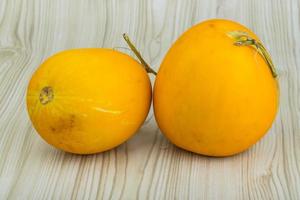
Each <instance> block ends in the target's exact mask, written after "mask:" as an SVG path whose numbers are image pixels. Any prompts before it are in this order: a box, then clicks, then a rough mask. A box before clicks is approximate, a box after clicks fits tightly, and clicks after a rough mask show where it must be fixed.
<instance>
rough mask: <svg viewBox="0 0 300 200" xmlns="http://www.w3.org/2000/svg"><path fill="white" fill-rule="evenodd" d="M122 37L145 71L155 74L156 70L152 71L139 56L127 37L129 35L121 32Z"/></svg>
mask: <svg viewBox="0 0 300 200" xmlns="http://www.w3.org/2000/svg"><path fill="white" fill-rule="evenodd" d="M123 38H124V40H125V41H126V43H127V44H128V46H129V48H130V49H131V51H132V52H133V53H134V54H135V55H136V57H137V58H138V59H139V61H140V62H141V64H142V65H143V66H144V68H145V70H146V71H147V73H152V74H154V75H157V73H156V71H154V70H153V69H152V68H151V67H150V65H149V64H148V63H147V62H146V61H145V60H144V58H143V57H142V56H141V54H140V52H139V51H138V50H137V49H136V48H135V46H134V45H133V43H132V42H131V40H130V39H129V37H128V35H127V34H126V33H124V34H123Z"/></svg>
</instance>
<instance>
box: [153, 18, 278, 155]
mask: <svg viewBox="0 0 300 200" xmlns="http://www.w3.org/2000/svg"><path fill="white" fill-rule="evenodd" d="M153 95H154V96H153V98H154V111H155V118H156V120H157V123H158V125H159V127H160V129H161V131H162V132H163V133H164V134H165V135H166V137H167V138H168V139H170V141H171V142H172V143H174V144H175V145H177V146H178V147H181V148H183V149H186V150H189V151H192V152H195V153H199V154H204V155H209V156H228V155H233V154H236V153H239V152H242V151H244V150H246V149H247V148H249V147H250V146H251V145H253V144H255V143H256V142H257V141H258V140H259V139H260V138H261V137H262V136H263V135H265V133H266V132H267V131H268V129H269V128H270V127H271V125H272V122H273V120H274V118H275V115H276V112H277V107H278V96H279V89H278V84H277V80H276V72H275V69H274V67H273V64H272V61H271V58H270V56H269V54H268V53H267V52H266V49H265V48H264V47H263V45H262V44H261V42H260V40H259V39H258V37H257V36H256V35H255V34H254V33H253V32H252V31H250V30H249V29H248V28H246V27H244V26H242V25H240V24H238V23H236V22H233V21H229V20H222V19H214V20H208V21H205V22H203V23H200V24H198V25H196V26H194V27H192V28H190V29H189V30H188V31H187V32H185V33H184V34H183V35H182V36H181V37H180V38H179V39H178V40H177V41H176V42H175V44H174V45H173V46H172V47H171V49H170V50H169V51H168V53H167V55H166V57H165V58H164V60H163V62H162V64H161V66H160V69H159V71H158V74H157V78H156V81H155V86H154V94H153Z"/></svg>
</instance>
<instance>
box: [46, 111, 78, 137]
mask: <svg viewBox="0 0 300 200" xmlns="http://www.w3.org/2000/svg"><path fill="white" fill-rule="evenodd" d="M77 119H78V118H77V117H76V116H75V115H74V114H70V115H67V117H66V118H62V117H61V118H59V119H58V121H57V123H56V124H53V125H52V126H50V127H49V128H50V131H51V132H52V133H61V132H71V131H72V130H73V129H74V128H75V127H76V126H77V122H78V120H77Z"/></svg>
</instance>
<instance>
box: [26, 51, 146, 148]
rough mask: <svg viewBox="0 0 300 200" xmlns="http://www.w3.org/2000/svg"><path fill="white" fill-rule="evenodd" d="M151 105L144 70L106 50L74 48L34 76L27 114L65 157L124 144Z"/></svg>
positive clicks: (46, 63) (123, 55)
mask: <svg viewBox="0 0 300 200" xmlns="http://www.w3.org/2000/svg"><path fill="white" fill-rule="evenodd" d="M150 104H151V83H150V80H149V77H148V75H147V73H146V70H145V69H144V68H143V67H142V65H141V64H139V63H138V62H136V61H135V60H134V59H133V58H131V57H130V56H128V55H125V54H123V53H120V52H118V51H114V50H110V49H96V48H95V49H75V50H67V51H63V52H60V53H58V54H56V55H54V56H52V57H50V58H48V59H47V60H46V61H45V62H44V63H43V64H42V65H41V66H40V67H39V68H38V69H37V71H36V72H35V73H34V75H33V76H32V78H31V80H30V83H29V86H28V90H27V109H28V113H29V116H30V119H31V121H32V124H33V126H34V127H35V129H36V130H37V132H38V133H39V134H40V136H41V137H42V138H43V139H44V140H45V141H47V142H48V143H49V144H51V145H53V146H55V147H57V148H59V149H62V150H64V151H67V152H72V153H78V154H90V153H97V152H102V151H105V150H108V149H111V148H113V147H116V146H117V145H119V144H121V143H123V142H124V141H126V140H127V139H128V138H129V137H130V136H132V135H133V134H134V133H135V132H136V131H137V130H138V129H139V127H140V126H141V125H142V124H143V122H144V120H145V118H146V116H147V114H148V111H149V107H150Z"/></svg>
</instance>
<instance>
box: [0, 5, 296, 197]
mask: <svg viewBox="0 0 300 200" xmlns="http://www.w3.org/2000/svg"><path fill="white" fill-rule="evenodd" d="M299 7H300V2H299V0H265V1H262V0H199V1H196V0H181V1H180V0H110V1H108V0H107V1H105V0H99V1H96V0H76V1H75V0H73V1H72V0H42V1H39V0H27V1H25V0H0V152H1V153H0V199H39V200H41V199H128V200H132V199H218V200H219V199H230V200H232V199H300V69H299V65H300V12H299ZM208 18H227V19H233V20H236V21H239V22H241V23H243V24H245V25H246V26H248V27H250V28H251V29H252V30H253V31H254V32H256V33H257V34H258V35H259V36H260V37H261V39H262V41H263V42H264V43H265V45H266V46H267V48H268V49H269V50H270V53H271V54H272V56H273V60H274V63H275V65H276V67H277V69H278V71H279V79H278V80H279V82H280V87H281V97H280V111H279V114H278V116H277V119H276V121H275V123H274V124H273V127H272V129H271V130H270V131H269V133H268V134H267V135H266V136H265V137H264V138H263V139H262V140H261V141H260V142H259V143H257V144H256V145H255V146H253V147H252V148H251V149H249V150H248V151H246V152H244V153H241V154H239V155H236V156H232V157H227V158H212V157H204V156H200V155H196V154H193V153H189V152H186V151H183V150H180V149H178V148H176V147H174V146H173V145H172V144H170V143H169V142H168V141H167V140H166V138H165V137H164V136H163V135H162V134H161V132H160V131H159V129H158V127H157V125H156V122H155V120H154V117H153V111H152V109H151V112H150V114H149V116H148V119H147V121H146V122H145V124H144V125H143V127H142V128H141V129H140V131H139V132H138V133H137V134H136V135H135V136H134V137H133V138H131V139H130V140H129V141H127V142H126V143H124V144H123V145H121V146H119V147H118V148H115V149H113V150H110V151H107V152H105V153H100V154H97V155H90V156H78V155H72V154H68V153H64V152H62V151H59V150H56V149H54V148H52V147H51V146H49V145H48V144H46V143H45V142H44V141H43V140H42V139H41V138H40V137H39V136H38V135H37V134H36V132H35V130H34V129H33V127H32V125H31V123H30V121H29V119H28V116H27V113H26V108H25V92H26V87H27V83H28V81H29V79H30V77H31V75H32V73H33V72H34V70H35V69H36V68H37V67H38V65H39V64H40V63H41V62H42V61H43V60H44V59H45V58H46V57H48V56H50V55H52V54H53V53H55V52H57V51H60V50H64V49H69V48H77V47H107V48H113V47H126V44H125V42H124V41H123V39H122V33H123V32H126V33H128V34H129V35H130V36H131V38H132V40H133V41H134V43H136V45H137V47H138V48H139V50H140V51H141V52H142V54H143V56H144V57H145V59H146V60H147V61H149V63H150V64H151V66H153V67H154V68H155V69H156V70H157V69H158V68H159V65H160V63H161V61H162V59H163V56H164V55H165V53H166V52H167V50H168V48H169V47H170V45H171V43H172V42H173V41H174V40H175V39H176V38H177V37H178V36H179V35H180V34H181V33H182V32H183V31H184V30H186V29H187V28H189V27H190V26H192V25H193V24H196V23H198V22H200V21H202V20H205V19H208ZM125 51H126V50H125ZM127 53H130V52H129V51H127ZM151 78H152V81H153V80H154V77H151Z"/></svg>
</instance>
